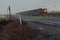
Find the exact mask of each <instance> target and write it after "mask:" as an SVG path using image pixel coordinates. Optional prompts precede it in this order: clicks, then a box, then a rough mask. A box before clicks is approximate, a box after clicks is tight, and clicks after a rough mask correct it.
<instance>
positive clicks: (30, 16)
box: [26, 15, 57, 18]
mask: <svg viewBox="0 0 60 40" xmlns="http://www.w3.org/2000/svg"><path fill="white" fill-rule="evenodd" d="M26 17H29V18H57V17H56V16H32V15H26Z"/></svg>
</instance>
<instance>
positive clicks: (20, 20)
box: [19, 17, 22, 26]
mask: <svg viewBox="0 0 60 40" xmlns="http://www.w3.org/2000/svg"><path fill="white" fill-rule="evenodd" d="M19 19H20V25H21V26H22V18H21V17H19Z"/></svg>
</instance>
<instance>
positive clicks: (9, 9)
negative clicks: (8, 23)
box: [8, 5, 11, 19]
mask: <svg viewBox="0 0 60 40" xmlns="http://www.w3.org/2000/svg"><path fill="white" fill-rule="evenodd" d="M8 11H9V19H11V8H10V5H9V6H8Z"/></svg>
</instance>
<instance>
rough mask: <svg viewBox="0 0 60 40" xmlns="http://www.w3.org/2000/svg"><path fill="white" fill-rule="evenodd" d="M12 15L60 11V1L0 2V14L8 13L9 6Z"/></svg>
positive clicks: (24, 0)
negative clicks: (30, 11) (39, 10)
mask: <svg viewBox="0 0 60 40" xmlns="http://www.w3.org/2000/svg"><path fill="white" fill-rule="evenodd" d="M9 5H10V6H11V11H12V13H17V12H22V11H26V10H32V9H37V8H48V10H49V11H50V10H55V11H56V10H57V11H60V0H0V14H3V13H7V8H8V6H9Z"/></svg>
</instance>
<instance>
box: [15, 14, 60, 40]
mask: <svg viewBox="0 0 60 40" xmlns="http://www.w3.org/2000/svg"><path fill="white" fill-rule="evenodd" d="M15 17H16V18H17V19H20V18H22V20H24V21H26V22H27V24H26V27H29V28H31V29H33V30H35V31H36V34H37V37H38V39H39V40H40V39H41V37H42V36H45V37H46V36H47V35H49V36H50V37H49V40H60V18H28V17H26V16H22V15H17V16H15ZM45 37H44V38H45ZM47 37H48V36H47ZM44 38H42V39H44ZM42 39H41V40H42Z"/></svg>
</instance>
